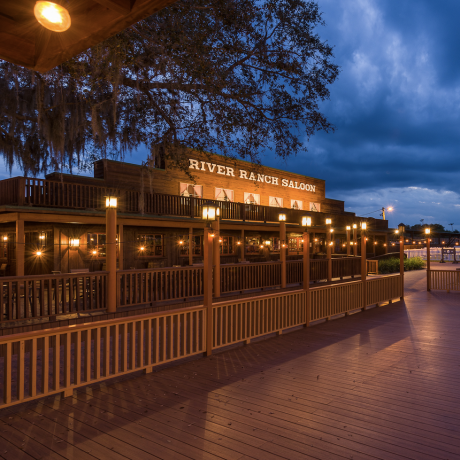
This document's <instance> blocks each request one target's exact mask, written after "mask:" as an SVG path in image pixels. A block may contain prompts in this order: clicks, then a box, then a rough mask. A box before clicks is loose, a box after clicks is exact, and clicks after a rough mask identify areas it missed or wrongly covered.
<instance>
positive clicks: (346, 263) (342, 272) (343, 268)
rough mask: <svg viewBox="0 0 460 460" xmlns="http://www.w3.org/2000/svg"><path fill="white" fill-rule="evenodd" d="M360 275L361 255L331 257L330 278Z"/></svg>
mask: <svg viewBox="0 0 460 460" xmlns="http://www.w3.org/2000/svg"><path fill="white" fill-rule="evenodd" d="M360 275H361V257H343V258H340V259H332V278H344V277H348V276H351V277H355V276H360Z"/></svg>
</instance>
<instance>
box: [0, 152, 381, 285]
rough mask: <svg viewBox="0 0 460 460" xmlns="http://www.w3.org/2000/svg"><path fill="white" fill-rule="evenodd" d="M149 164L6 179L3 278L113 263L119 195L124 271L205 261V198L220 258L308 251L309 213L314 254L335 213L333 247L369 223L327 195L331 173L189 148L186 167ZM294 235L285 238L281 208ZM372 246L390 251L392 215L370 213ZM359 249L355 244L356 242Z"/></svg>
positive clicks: (0, 186) (0, 207)
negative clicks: (112, 217)
mask: <svg viewBox="0 0 460 460" xmlns="http://www.w3.org/2000/svg"><path fill="white" fill-rule="evenodd" d="M157 166H159V167H155V168H145V167H142V166H139V165H134V164H127V163H123V162H117V161H111V160H99V161H96V162H95V163H94V177H85V176H77V175H67V174H60V173H51V174H48V175H47V176H46V177H45V178H44V179H36V178H26V177H14V178H11V179H6V180H3V181H0V266H1V270H0V275H10V276H12V275H16V276H21V275H33V274H47V273H52V272H61V273H68V272H72V271H76V270H85V271H86V270H89V271H100V270H104V269H105V263H106V260H105V259H106V230H105V197H106V196H116V197H117V198H118V220H117V222H118V229H117V231H118V238H117V241H118V246H117V257H118V268H119V269H130V268H133V269H134V268H135V269H142V268H160V267H171V266H175V265H176V266H177V265H180V266H183V265H190V264H199V263H201V262H202V258H203V228H204V224H203V221H202V220H201V206H202V203H203V202H205V201H208V200H213V201H216V202H217V203H218V205H219V207H220V232H219V235H217V237H218V238H219V243H220V254H221V263H222V264H226V263H238V262H247V261H254V262H263V261H268V260H276V259H277V258H279V251H280V247H281V245H282V244H286V245H288V258H293V259H295V258H300V257H301V250H302V245H303V243H302V239H301V232H302V229H301V228H300V221H301V217H302V216H303V215H305V214H309V215H310V216H311V217H312V221H313V227H312V229H311V231H312V243H311V248H310V251H311V254H312V257H313V258H315V257H318V258H321V257H323V254H324V252H325V230H326V227H325V219H326V217H330V218H331V219H332V227H333V228H334V237H333V245H334V246H333V253H334V254H335V255H336V256H337V257H340V256H341V255H342V256H343V255H346V254H347V240H346V231H345V229H346V226H353V224H357V225H358V228H359V223H360V222H361V221H362V219H361V218H359V217H357V216H356V215H355V214H354V213H351V212H345V210H344V202H343V201H340V200H335V199H331V198H326V183H325V181H324V180H321V179H315V178H312V177H309V176H305V175H301V174H294V173H290V172H286V171H281V170H278V169H274V168H269V167H263V166H257V165H254V164H251V163H248V162H245V161H241V160H232V159H228V158H225V157H222V156H219V155H208V154H202V153H198V152H196V151H193V150H190V152H189V158H188V170H187V171H185V170H181V169H177V168H174V167H172V166H171V164H169V163H168V162H161V163H160V164H159V165H157ZM280 213H284V214H285V215H286V222H287V241H281V240H280V233H279V218H278V216H279V214H280ZM366 221H367V228H368V235H370V236H369V239H368V245H367V252H368V253H370V254H380V253H384V252H387V250H388V244H389V243H388V235H389V230H388V222H387V221H384V220H380V219H372V218H367V219H366ZM349 252H351V254H353V248H350V249H349Z"/></svg>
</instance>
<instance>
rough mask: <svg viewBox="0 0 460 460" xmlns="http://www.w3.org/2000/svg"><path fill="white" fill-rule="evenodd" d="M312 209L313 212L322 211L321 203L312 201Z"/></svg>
mask: <svg viewBox="0 0 460 460" xmlns="http://www.w3.org/2000/svg"><path fill="white" fill-rule="evenodd" d="M310 211H313V212H320V211H321V205H320V204H319V203H313V202H311V203H310Z"/></svg>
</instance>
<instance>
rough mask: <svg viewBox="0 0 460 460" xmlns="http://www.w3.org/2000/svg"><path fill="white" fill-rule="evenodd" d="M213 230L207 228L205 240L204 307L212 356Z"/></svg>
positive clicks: (208, 345)
mask: <svg viewBox="0 0 460 460" xmlns="http://www.w3.org/2000/svg"><path fill="white" fill-rule="evenodd" d="M211 231H212V230H211V229H210V228H208V227H205V229H204V238H203V253H204V254H203V256H204V257H203V288H204V296H203V306H204V308H205V309H206V351H205V355H206V356H210V355H212V344H213V334H214V331H213V322H214V321H213V311H212V236H211Z"/></svg>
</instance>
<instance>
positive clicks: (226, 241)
mask: <svg viewBox="0 0 460 460" xmlns="http://www.w3.org/2000/svg"><path fill="white" fill-rule="evenodd" d="M221 239H222V243H221V244H220V253H221V254H222V255H223V256H228V255H231V254H233V253H234V247H235V245H234V238H233V236H223V237H222V238H221Z"/></svg>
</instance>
